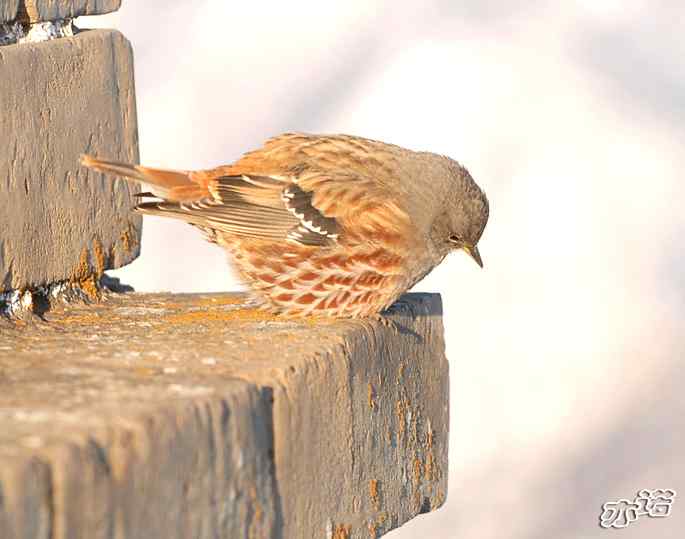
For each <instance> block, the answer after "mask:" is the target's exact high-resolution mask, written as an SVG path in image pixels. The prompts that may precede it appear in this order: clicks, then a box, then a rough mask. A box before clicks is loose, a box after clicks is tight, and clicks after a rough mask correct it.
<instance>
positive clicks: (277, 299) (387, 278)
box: [81, 133, 489, 317]
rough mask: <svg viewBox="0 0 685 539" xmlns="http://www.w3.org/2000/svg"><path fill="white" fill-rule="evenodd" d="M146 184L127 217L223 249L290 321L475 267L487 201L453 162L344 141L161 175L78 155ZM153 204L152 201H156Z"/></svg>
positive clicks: (336, 311)
mask: <svg viewBox="0 0 685 539" xmlns="http://www.w3.org/2000/svg"><path fill="white" fill-rule="evenodd" d="M81 163H82V164H83V165H85V166H87V167H90V168H92V169H94V170H96V171H99V172H105V173H110V174H117V175H120V176H124V177H126V178H128V179H131V180H134V181H137V182H140V183H145V184H149V185H150V186H152V190H153V191H154V194H153V193H141V194H140V195H139V196H143V197H154V198H156V199H157V200H151V201H146V202H142V203H140V204H138V205H137V206H136V210H137V211H140V212H142V213H147V214H152V215H163V216H167V217H174V218H177V219H182V220H184V221H187V222H188V223H190V224H192V225H195V226H196V227H198V228H200V229H201V230H202V231H203V232H204V233H205V235H206V236H207V239H208V240H209V241H211V242H214V243H217V244H219V245H220V246H222V247H224V248H226V249H227V251H228V252H229V254H230V255H231V258H232V260H233V262H234V263H235V266H236V267H237V269H238V271H239V273H240V275H241V277H242V278H243V279H244V281H245V282H246V283H247V284H248V285H249V286H250V287H251V288H252V290H253V291H254V292H255V293H256V296H257V298H258V299H259V300H260V301H261V302H262V304H263V305H264V306H265V307H266V308H269V309H270V310H272V311H273V312H277V313H282V314H285V315H289V316H303V315H325V316H333V317H361V316H371V315H375V314H377V313H379V312H381V311H382V310H383V309H385V308H386V307H388V306H390V305H391V304H392V303H393V302H394V301H395V300H396V299H397V298H398V297H399V296H400V295H401V294H402V293H404V292H405V291H407V290H408V289H409V288H411V287H412V286H413V285H414V284H415V283H416V282H418V281H419V280H420V279H422V278H423V277H424V276H425V275H426V274H427V273H428V272H430V271H431V270H432V269H433V268H434V267H435V266H436V265H437V264H439V263H440V262H441V261H442V260H443V258H445V256H446V255H447V254H448V253H449V252H450V251H454V250H457V249H463V250H465V251H466V252H467V253H469V254H470V255H471V256H472V257H473V259H474V260H475V261H476V262H477V263H478V264H479V265H480V266H481V267H482V266H483V263H482V261H481V258H480V254H479V252H478V247H477V243H478V240H479V239H480V237H481V235H482V233H483V229H484V228H485V224H486V222H487V220H488V212H489V209H488V200H487V198H486V196H485V193H483V191H482V190H481V189H480V188H479V187H478V186H477V185H476V183H475V182H474V181H473V178H471V175H470V174H469V173H468V171H467V170H466V169H465V168H464V167H462V166H461V165H459V163H457V162H455V161H453V160H451V159H449V158H448V157H444V156H441V155H436V154H432V153H427V152H414V151H411V150H406V149H404V148H400V147H399V146H394V145H391V144H385V143H382V142H378V141H374V140H368V139H364V138H359V137H353V136H348V135H309V134H300V133H288V134H284V135H281V136H279V137H275V138H272V139H270V140H268V141H267V142H266V143H265V145H264V147H263V148H261V149H259V150H256V151H252V152H248V153H246V154H245V155H244V156H243V157H242V158H241V159H239V160H238V161H237V162H235V163H234V164H232V165H226V166H220V167H217V168H214V169H210V170H202V171H194V172H190V171H174V170H160V169H154V168H148V167H143V166H136V165H127V164H121V163H113V162H109V161H101V160H99V159H96V158H94V157H90V156H83V157H82V158H81ZM160 199H161V200H160Z"/></svg>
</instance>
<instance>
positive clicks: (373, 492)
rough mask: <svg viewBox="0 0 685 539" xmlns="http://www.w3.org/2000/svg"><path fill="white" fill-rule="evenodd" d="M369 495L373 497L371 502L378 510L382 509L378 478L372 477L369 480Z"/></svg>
mask: <svg viewBox="0 0 685 539" xmlns="http://www.w3.org/2000/svg"><path fill="white" fill-rule="evenodd" d="M369 497H370V498H371V503H372V504H373V506H374V507H375V508H376V509H377V510H378V509H380V492H379V490H378V479H372V480H371V481H369Z"/></svg>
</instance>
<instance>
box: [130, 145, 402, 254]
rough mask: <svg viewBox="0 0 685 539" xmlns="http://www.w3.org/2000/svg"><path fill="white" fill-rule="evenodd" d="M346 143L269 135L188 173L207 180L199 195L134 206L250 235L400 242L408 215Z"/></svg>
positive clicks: (315, 242) (313, 242)
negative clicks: (254, 147) (235, 157)
mask: <svg viewBox="0 0 685 539" xmlns="http://www.w3.org/2000/svg"><path fill="white" fill-rule="evenodd" d="M349 141H352V142H348V138H344V137H317V136H309V135H297V134H294V135H292V134H289V135H284V136H282V137H279V138H277V139H271V140H270V141H268V142H267V143H266V145H265V147H264V148H263V149H261V150H258V151H255V152H250V153H248V154H246V155H245V156H244V157H243V158H242V159H240V160H239V161H237V162H236V163H235V164H234V165H230V166H226V167H219V168H217V169H213V170H208V171H204V172H196V173H191V179H192V180H193V182H194V183H196V184H200V185H206V186H207V194H206V195H205V196H204V197H202V198H199V199H196V200H191V201H182V202H173V201H167V200H165V201H162V202H144V203H142V204H139V205H138V209H139V210H140V211H142V212H144V213H153V214H162V215H166V216H173V217H177V218H180V219H183V220H185V221H188V222H190V223H193V224H197V225H200V226H209V227H211V228H214V229H217V230H222V231H225V232H227V233H230V234H233V235H236V236H245V237H250V238H255V239H264V240H271V241H284V240H288V241H291V242H295V243H299V244H302V245H310V246H321V245H328V244H332V243H334V242H347V243H359V242H369V241H371V242H378V243H383V244H385V245H392V244H400V243H401V242H402V238H403V237H406V234H407V231H408V227H409V225H410V221H409V218H408V216H407V213H406V211H404V209H403V208H402V207H401V204H400V202H399V201H398V200H397V197H396V196H393V193H390V192H389V191H388V189H387V188H386V187H383V186H382V184H381V183H380V182H379V181H377V180H376V178H374V177H373V174H372V173H371V172H370V171H368V170H366V168H365V167H364V166H363V165H360V160H355V159H354V157H350V156H351V155H353V156H354V155H355V154H354V152H355V151H357V153H359V148H357V147H356V146H351V145H350V144H354V145H357V144H358V142H357V141H356V140H355V139H349ZM362 157H363V159H364V160H365V162H368V161H369V158H368V156H367V155H366V154H363V155H362ZM360 159H362V158H360Z"/></svg>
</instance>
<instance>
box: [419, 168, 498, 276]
mask: <svg viewBox="0 0 685 539" xmlns="http://www.w3.org/2000/svg"><path fill="white" fill-rule="evenodd" d="M448 171H449V172H448V173H449V176H450V177H449V187H448V189H447V191H446V194H445V196H444V197H443V200H442V201H441V202H440V210H439V212H438V215H437V216H436V218H435V220H434V221H433V225H432V227H431V239H432V240H433V244H434V245H435V246H436V248H437V250H438V252H439V253H440V254H441V255H442V256H445V255H447V254H448V253H450V252H452V251H455V250H463V251H465V252H466V253H468V254H469V255H470V256H471V257H472V258H473V259H474V260H475V261H476V263H477V264H478V265H479V266H480V267H481V268H482V267H483V260H482V259H481V257H480V252H479V251H478V240H480V237H481V236H482V235H483V230H484V229H485V225H486V223H487V222H488V215H489V204H488V199H487V197H486V196H485V193H484V192H483V191H482V190H481V189H480V187H478V185H476V182H475V181H474V180H473V178H472V177H471V175H470V174H469V172H468V170H466V169H465V168H464V167H462V166H461V165H459V163H457V162H455V161H452V160H451V159H450V160H449V166H448Z"/></svg>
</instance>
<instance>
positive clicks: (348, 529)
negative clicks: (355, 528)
mask: <svg viewBox="0 0 685 539" xmlns="http://www.w3.org/2000/svg"><path fill="white" fill-rule="evenodd" d="M351 533H352V526H349V525H348V526H345V525H344V524H336V526H335V527H334V528H333V535H332V537H331V539H350V534H351Z"/></svg>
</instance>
